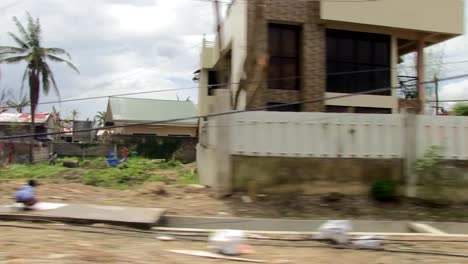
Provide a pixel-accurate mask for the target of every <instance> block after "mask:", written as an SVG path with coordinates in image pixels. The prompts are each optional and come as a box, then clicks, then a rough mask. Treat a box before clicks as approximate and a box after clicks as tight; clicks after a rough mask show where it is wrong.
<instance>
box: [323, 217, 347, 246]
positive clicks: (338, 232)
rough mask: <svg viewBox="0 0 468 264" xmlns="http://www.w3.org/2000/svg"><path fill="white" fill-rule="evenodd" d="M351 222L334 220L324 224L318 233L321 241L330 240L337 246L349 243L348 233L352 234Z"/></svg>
mask: <svg viewBox="0 0 468 264" xmlns="http://www.w3.org/2000/svg"><path fill="white" fill-rule="evenodd" d="M351 230H352V227H351V222H350V221H348V220H332V221H327V222H325V223H324V224H322V225H321V226H320V227H319V229H318V231H319V235H318V238H319V239H328V240H331V241H333V242H335V243H337V244H347V243H348V242H349V236H348V232H351Z"/></svg>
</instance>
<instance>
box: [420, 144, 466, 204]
mask: <svg viewBox="0 0 468 264" xmlns="http://www.w3.org/2000/svg"><path fill="white" fill-rule="evenodd" d="M443 153H444V148H443V147H441V146H431V147H430V148H429V149H428V150H427V151H426V152H425V154H424V157H423V158H421V159H418V160H417V161H416V162H415V164H414V172H415V173H416V174H417V175H418V176H419V182H418V185H419V186H420V187H421V188H420V189H419V190H418V197H419V198H421V199H423V200H425V201H427V202H430V203H435V204H439V203H440V204H445V203H447V202H448V201H449V200H450V197H451V196H453V195H454V194H453V193H450V191H449V189H447V188H446V187H448V186H449V185H450V184H452V185H455V186H456V185H457V181H458V179H456V178H455V177H450V178H447V177H445V176H444V173H443V169H444V165H443Z"/></svg>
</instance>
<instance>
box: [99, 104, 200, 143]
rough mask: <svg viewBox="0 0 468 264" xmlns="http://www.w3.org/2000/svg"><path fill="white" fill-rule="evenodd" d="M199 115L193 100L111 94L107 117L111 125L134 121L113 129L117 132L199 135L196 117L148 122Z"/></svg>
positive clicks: (171, 135) (134, 134)
mask: <svg viewBox="0 0 468 264" xmlns="http://www.w3.org/2000/svg"><path fill="white" fill-rule="evenodd" d="M196 115H197V108H196V107H195V105H194V104H193V103H192V102H190V101H170V100H157V99H138V98H122V97H111V98H110V99H109V102H108V105H107V113H106V119H105V121H106V125H111V126H114V125H115V126H121V125H124V126H125V125H131V126H128V127H121V128H115V129H112V131H110V132H111V134H112V135H115V136H117V135H123V136H160V137H196V136H197V125H198V123H197V122H198V121H197V119H192V120H179V121H172V122H165V123H159V124H149V123H151V122H159V121H166V120H173V119H179V118H187V117H192V116H196Z"/></svg>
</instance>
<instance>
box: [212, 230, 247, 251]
mask: <svg viewBox="0 0 468 264" xmlns="http://www.w3.org/2000/svg"><path fill="white" fill-rule="evenodd" d="M244 239H245V233H244V232H243V231H239V230H218V231H216V232H214V233H213V234H212V235H211V236H210V238H209V241H208V248H209V249H210V250H211V251H213V252H215V253H219V254H223V255H240V254H242V249H243V247H242V242H244Z"/></svg>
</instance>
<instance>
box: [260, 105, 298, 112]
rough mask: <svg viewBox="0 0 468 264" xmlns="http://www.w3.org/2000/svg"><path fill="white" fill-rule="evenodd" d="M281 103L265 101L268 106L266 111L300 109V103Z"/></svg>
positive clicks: (292, 110) (296, 110) (295, 110)
mask: <svg viewBox="0 0 468 264" xmlns="http://www.w3.org/2000/svg"><path fill="white" fill-rule="evenodd" d="M282 104H284V103H267V106H269V107H270V108H268V111H272V112H300V111H301V105H300V104H294V105H285V106H282ZM275 106H276V107H275Z"/></svg>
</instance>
